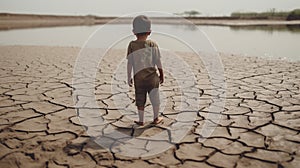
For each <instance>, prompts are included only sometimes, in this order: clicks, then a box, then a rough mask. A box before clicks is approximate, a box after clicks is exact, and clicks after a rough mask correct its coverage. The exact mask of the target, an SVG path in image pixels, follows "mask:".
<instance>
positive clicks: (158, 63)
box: [156, 59, 164, 84]
mask: <svg viewBox="0 0 300 168" xmlns="http://www.w3.org/2000/svg"><path fill="white" fill-rule="evenodd" d="M156 66H157V68H158V72H159V80H160V84H162V83H164V71H163V69H162V65H161V61H160V59H158V60H157V62H156Z"/></svg>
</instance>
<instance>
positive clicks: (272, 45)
mask: <svg viewBox="0 0 300 168" xmlns="http://www.w3.org/2000/svg"><path fill="white" fill-rule="evenodd" d="M101 26H102V25H97V26H77V27H56V28H35V29H21V30H9V31H0V45H50V46H77V47H81V46H83V45H84V44H85V42H86V41H87V40H88V39H89V37H90V35H92V33H93V32H95V31H96V30H97V29H99V28H101ZM108 26H109V29H108V30H109V31H108V33H105V34H104V35H103V36H101V37H99V39H98V41H95V46H94V47H101V45H102V43H105V39H107V38H111V36H113V35H114V32H115V31H118V30H120V29H122V30H123V31H128V35H129V36H128V37H126V38H123V40H122V41H121V42H120V43H118V44H117V45H115V46H114V47H117V48H123V49H126V48H127V44H128V42H129V41H130V40H132V39H134V36H133V35H132V32H131V30H132V28H131V25H125V24H123V25H108ZM198 28H199V29H201V30H202V31H203V32H204V33H205V34H206V35H207V36H208V37H209V39H210V40H211V42H212V43H213V44H214V46H215V47H216V48H217V50H218V51H220V52H225V53H233V54H242V55H247V56H260V57H267V58H270V59H273V58H286V59H289V60H298V61H299V60H300V55H299V53H300V47H299V42H300V26H247V27H226V26H224V27H222V26H193V25H153V27H152V30H153V34H152V35H151V38H152V39H154V40H155V41H157V42H158V44H159V45H160V47H162V48H168V49H170V48H171V49H172V50H181V51H182V50H183V51H186V50H187V49H188V47H187V45H188V44H187V45H186V44H185V43H186V42H185V41H180V40H181V39H178V38H177V39H176V35H182V34H184V36H185V37H187V38H188V39H189V40H188V41H189V42H194V43H195V42H198V43H199V46H201V47H204V48H205V46H203V44H202V43H201V40H199V39H196V37H195V32H197V31H195V30H197V29H198ZM161 32H163V33H164V34H165V35H164V36H162V34H161ZM168 34H170V35H171V36H168ZM166 36H168V38H166ZM120 38H121V37H120Z"/></svg>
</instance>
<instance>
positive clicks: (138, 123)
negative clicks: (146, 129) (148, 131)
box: [134, 121, 144, 126]
mask: <svg viewBox="0 0 300 168" xmlns="http://www.w3.org/2000/svg"><path fill="white" fill-rule="evenodd" d="M134 123H136V124H137V125H139V126H143V125H144V122H139V121H134Z"/></svg>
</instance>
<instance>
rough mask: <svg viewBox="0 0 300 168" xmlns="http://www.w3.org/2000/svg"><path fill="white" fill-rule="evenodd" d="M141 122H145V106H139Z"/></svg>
mask: <svg viewBox="0 0 300 168" xmlns="http://www.w3.org/2000/svg"><path fill="white" fill-rule="evenodd" d="M137 109H138V113H139V122H140V123H144V106H138V107H137Z"/></svg>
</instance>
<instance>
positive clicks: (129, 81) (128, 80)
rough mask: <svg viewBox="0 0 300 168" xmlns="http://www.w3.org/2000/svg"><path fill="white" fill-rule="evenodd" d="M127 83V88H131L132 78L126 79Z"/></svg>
mask: <svg viewBox="0 0 300 168" xmlns="http://www.w3.org/2000/svg"><path fill="white" fill-rule="evenodd" d="M127 83H128V85H129V87H132V84H133V83H132V78H128V79H127Z"/></svg>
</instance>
